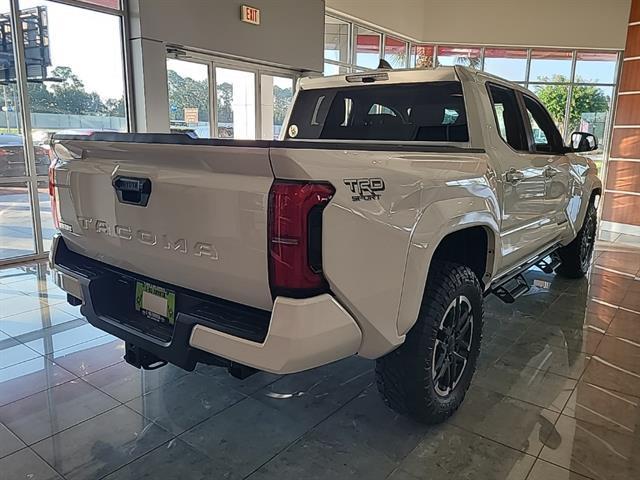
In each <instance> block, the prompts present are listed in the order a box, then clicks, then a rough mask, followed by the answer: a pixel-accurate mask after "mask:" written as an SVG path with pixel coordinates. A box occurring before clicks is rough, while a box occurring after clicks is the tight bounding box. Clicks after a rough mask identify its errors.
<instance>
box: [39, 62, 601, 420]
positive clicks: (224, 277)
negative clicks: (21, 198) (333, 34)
mask: <svg viewBox="0 0 640 480" xmlns="http://www.w3.org/2000/svg"><path fill="white" fill-rule="evenodd" d="M52 147H53V151H54V153H55V159H54V162H53V165H52V167H51V170H50V194H51V199H52V204H53V209H52V210H53V213H54V220H55V223H56V225H57V227H58V229H59V234H57V235H56V236H55V238H54V241H53V246H52V249H51V257H50V259H51V264H52V268H53V269H54V271H55V276H56V282H57V284H58V285H60V287H61V288H62V289H63V290H65V291H66V292H67V293H68V301H69V302H70V303H72V304H74V305H82V306H81V312H82V314H83V315H84V316H86V318H87V319H88V321H89V322H90V323H91V324H93V325H94V326H96V327H97V328H100V329H102V330H104V331H106V332H109V333H110V334H112V335H115V336H116V337H119V338H121V339H123V340H124V341H125V344H126V354H125V359H126V361H127V362H129V363H130V364H132V365H134V366H136V367H140V368H157V367H159V366H162V365H164V364H166V363H167V362H170V363H172V364H175V365H177V366H179V367H182V368H184V369H186V370H193V369H194V368H195V366H196V365H197V363H199V362H201V363H205V364H212V365H219V366H222V367H226V368H228V369H229V372H230V373H231V374H232V375H234V376H237V377H240V378H244V377H245V376H247V375H249V374H251V373H252V372H255V371H267V372H273V373H279V374H286V373H292V372H299V371H303V370H307V369H311V368H314V367H318V366H321V365H324V364H327V363H330V362H334V361H337V360H340V359H343V358H345V357H348V356H350V355H359V356H361V357H364V358H368V359H375V360H376V376H377V384H378V388H379V391H380V392H381V394H382V397H383V398H384V400H385V402H386V403H387V404H388V405H389V406H390V407H392V408H393V409H395V410H396V411H398V412H402V413H405V414H408V415H410V416H412V417H414V418H416V419H418V420H420V421H423V422H426V423H437V422H441V421H443V420H444V419H446V418H447V417H448V416H450V415H451V414H452V413H453V412H454V411H455V410H456V408H457V407H458V406H459V405H460V404H461V402H462V401H463V398H464V395H465V392H466V390H467V389H468V387H469V384H470V382H471V378H472V376H473V373H474V370H475V367H476V362H477V358H478V354H479V350H480V341H481V337H482V322H483V298H484V296H486V295H489V294H495V295H497V296H498V297H499V298H500V299H502V300H504V301H505V302H513V301H514V300H515V299H516V298H517V297H518V296H520V295H522V294H523V293H525V292H526V291H527V290H528V288H529V285H528V284H527V281H526V279H525V277H524V276H523V275H522V274H523V272H525V271H526V270H527V269H529V268H531V267H533V266H538V267H539V268H541V269H542V270H544V271H545V272H553V271H557V273H559V274H563V275H565V276H568V277H581V276H583V275H585V273H586V272H587V269H588V268H589V264H590V259H591V255H592V251H593V247H594V241H595V235H596V221H597V213H596V207H597V205H598V200H599V195H600V192H601V188H602V186H601V182H600V180H599V179H598V177H597V168H596V166H595V165H594V163H593V162H592V161H591V160H590V159H588V158H585V157H583V156H580V155H577V153H579V152H587V151H591V150H594V149H596V148H597V147H598V145H597V140H596V138H595V137H594V136H593V135H591V134H588V133H583V132H575V133H574V134H572V135H571V142H570V145H569V146H567V145H565V144H564V142H563V138H562V136H561V134H560V133H559V131H558V129H557V128H556V125H555V124H554V122H553V120H552V118H551V117H550V115H549V114H548V112H547V111H546V110H545V108H544V106H543V105H542V104H541V103H540V101H539V100H538V99H537V98H536V97H535V96H534V95H533V94H532V93H531V92H530V91H528V90H526V89H524V88H522V87H520V86H518V85H515V84H513V83H509V82H507V81H504V80H502V79H500V78H498V77H495V76H491V75H488V74H485V73H482V72H478V71H475V70H471V69H467V68H464V67H443V68H436V69H431V70H394V71H390V70H385V69H378V70H374V71H369V72H365V73H358V74H352V75H340V76H332V77H325V78H304V79H301V80H300V81H299V82H298V86H297V91H296V94H295V99H294V103H293V106H292V108H291V110H290V113H289V115H288V118H287V119H286V123H285V125H284V128H283V133H282V135H281V138H280V139H279V140H277V141H233V140H216V139H198V138H194V137H192V136H189V135H185V134H127V133H92V134H88V135H86V134H85V135H77V134H76V135H64V134H60V135H57V136H56V137H55V138H54V140H53V144H52Z"/></svg>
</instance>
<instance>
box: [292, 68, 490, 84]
mask: <svg viewBox="0 0 640 480" xmlns="http://www.w3.org/2000/svg"><path fill="white" fill-rule="evenodd" d="M463 71H467V72H469V73H471V72H473V73H476V72H477V71H476V70H474V69H472V68H468V67H463V66H460V65H456V66H454V67H436V68H421V69H416V68H412V69H409V68H407V69H399V70H386V69H378V70H369V71H366V72H360V73H348V74H346V75H345V74H341V75H331V76H327V77H305V78H301V79H300V81H299V84H298V85H299V88H300V89H301V90H312V89H318V88H335V87H353V86H358V85H360V86H362V85H363V84H378V83H384V84H389V83H420V82H446V81H459V80H460V73H462V72H463Z"/></svg>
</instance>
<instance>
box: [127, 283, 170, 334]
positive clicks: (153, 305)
mask: <svg viewBox="0 0 640 480" xmlns="http://www.w3.org/2000/svg"><path fill="white" fill-rule="evenodd" d="M136 311H138V312H140V313H142V314H143V315H144V316H145V317H147V318H150V319H151V320H155V321H156V322H160V323H168V324H169V325H173V324H174V323H175V314H176V294H175V292H172V291H171V290H167V289H166V288H162V287H158V286H156V285H152V284H150V283H146V282H136Z"/></svg>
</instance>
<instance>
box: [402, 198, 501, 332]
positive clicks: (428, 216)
mask: <svg viewBox="0 0 640 480" xmlns="http://www.w3.org/2000/svg"><path fill="white" fill-rule="evenodd" d="M465 200H469V199H465ZM478 200H481V199H478ZM471 203H474V200H472V199H471ZM448 206H450V205H437V204H436V205H432V206H431V207H430V208H429V209H427V211H425V213H424V214H423V215H422V217H421V220H420V222H419V223H418V226H417V227H416V231H415V232H414V233H413V235H412V237H411V242H410V245H409V251H408V254H407V263H406V267H405V276H404V284H403V288H402V297H401V299H400V307H399V310H398V321H397V326H398V335H404V334H405V333H406V332H407V331H408V330H409V329H410V328H411V327H412V326H413V325H414V324H415V322H416V320H417V318H418V313H419V310H420V304H421V302H422V298H423V296H424V291H425V288H426V285H427V278H428V274H429V270H430V266H431V264H432V261H433V260H434V258H439V259H442V260H449V261H453V262H457V263H463V264H468V263H471V264H470V265H468V266H469V267H471V269H472V270H473V271H474V272H475V273H476V275H477V276H478V279H479V280H480V282H481V284H482V285H483V288H486V286H487V285H489V284H490V283H491V279H492V278H493V276H494V273H495V269H496V260H497V258H498V256H499V255H498V254H496V252H499V251H500V250H499V248H500V246H499V242H500V234H499V226H498V225H499V223H498V218H497V214H496V212H493V211H491V210H489V209H487V208H486V205H485V207H484V208H483V209H481V210H474V211H470V212H465V213H464V214H460V215H457V216H454V217H453V218H451V216H448V217H447V214H448V208H447V207H448ZM434 220H440V221H439V222H437V221H434ZM478 243H479V245H478Z"/></svg>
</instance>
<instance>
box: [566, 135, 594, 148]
mask: <svg viewBox="0 0 640 480" xmlns="http://www.w3.org/2000/svg"><path fill="white" fill-rule="evenodd" d="M570 147H571V150H572V151H574V152H592V151H593V150H597V149H598V139H597V138H596V136H595V135H593V134H592V133H587V132H573V133H572V134H571V145H570Z"/></svg>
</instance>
